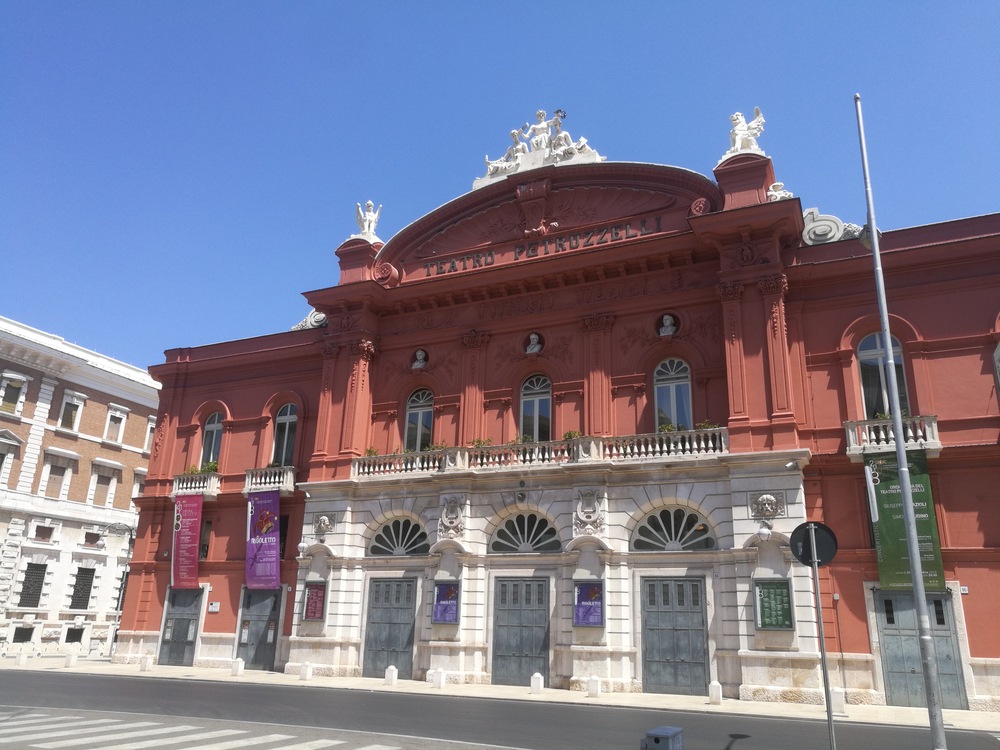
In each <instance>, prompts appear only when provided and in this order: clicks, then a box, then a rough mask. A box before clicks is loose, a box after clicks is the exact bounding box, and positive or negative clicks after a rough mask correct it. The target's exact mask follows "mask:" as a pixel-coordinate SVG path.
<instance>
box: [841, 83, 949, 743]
mask: <svg viewBox="0 0 1000 750" xmlns="http://www.w3.org/2000/svg"><path fill="white" fill-rule="evenodd" d="M854 109H855V110H856V112H857V116H858V138H859V139H860V140H861V165H862V168H863V169H864V174H865V199H866V200H867V202H868V235H869V236H870V237H871V242H872V258H873V259H874V261H875V288H876V291H877V293H878V312H879V318H880V319H881V321H882V345H883V346H884V347H885V351H884V354H885V361H886V362H887V364H886V367H885V370H886V375H887V376H888V381H889V407H890V409H891V411H892V429H893V436H894V440H895V442H896V463H897V464H898V465H899V488H900V490H901V492H902V496H903V497H902V501H903V524H904V526H905V528H906V547H907V550H908V551H909V553H910V576H911V577H912V578H913V603H914V605H915V606H916V610H917V633H918V642H919V644H920V661H921V663H922V666H923V673H924V694H925V695H926V697H927V714H928V716H929V718H930V724H931V741H932V743H933V747H934V750H947V748H948V745H947V742H946V740H945V736H944V715H943V714H942V713H941V681H940V679H939V678H938V667H937V654H936V652H935V649H934V638H933V636H932V635H931V620H930V615H929V613H928V611H927V594H926V593H925V592H924V571H923V565H921V563H920V544H919V541H918V539H917V522H916V518H915V517H914V514H913V493H912V492H911V490H910V466H909V464H908V463H907V460H906V440H905V438H904V435H905V433H904V432H903V416H902V414H901V412H900V408H899V389H898V387H897V385H896V362H895V358H894V357H893V356H892V336H891V334H890V333H889V309H888V307H887V305H886V301H885V280H884V279H883V277H882V256H881V255H880V254H879V247H878V230H877V229H876V227H875V203H874V201H873V200H872V184H871V180H870V179H869V176H868V149H867V148H866V147H865V126H864V121H863V120H862V118H861V94H855V95H854Z"/></svg>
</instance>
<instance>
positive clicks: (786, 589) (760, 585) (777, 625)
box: [753, 578, 795, 630]
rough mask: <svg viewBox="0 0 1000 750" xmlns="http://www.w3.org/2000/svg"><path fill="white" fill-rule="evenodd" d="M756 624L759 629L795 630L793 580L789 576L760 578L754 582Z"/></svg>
mask: <svg viewBox="0 0 1000 750" xmlns="http://www.w3.org/2000/svg"><path fill="white" fill-rule="evenodd" d="M753 593H754V597H753V601H754V620H755V622H754V624H755V625H756V627H757V630H794V629H795V618H794V617H792V582H791V580H790V579H788V578H758V579H755V580H754V582H753Z"/></svg>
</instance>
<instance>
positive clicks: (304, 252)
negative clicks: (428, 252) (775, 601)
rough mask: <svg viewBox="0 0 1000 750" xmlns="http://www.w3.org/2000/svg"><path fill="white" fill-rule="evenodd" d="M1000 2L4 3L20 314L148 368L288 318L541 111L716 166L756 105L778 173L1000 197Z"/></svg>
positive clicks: (593, 131) (888, 206)
mask: <svg viewBox="0 0 1000 750" xmlns="http://www.w3.org/2000/svg"><path fill="white" fill-rule="evenodd" d="M998 39H1000V3H996V2H992V1H991V2H965V3H940V2H875V3H872V2H867V3H852V2H837V3H824V4H820V3H803V2H768V3H749V4H748V3H746V2H741V3H717V2H705V3H680V2H658V3H629V2H619V3H615V4H614V5H612V4H610V3H607V4H598V3H587V2H574V3H549V2H536V3H514V4H499V3H497V4H490V5H489V6H488V7H487V4H485V3H445V2H438V3H433V4H431V3H402V2H399V3H379V2H372V3H335V2H307V1H302V2H252V1H246V0H243V1H241V2H235V1H231V0H216V1H212V2H209V0H204V1H203V2H184V1H183V0H178V1H174V2H153V1H151V2H142V3H131V2H130V3H127V2H114V3H107V2H97V1H93V2H87V3H69V2H45V1H44V0H42V1H39V0H31V1H30V2H28V1H26V0H6V1H5V2H4V3H3V4H2V5H0V315H3V316H6V317H9V318H13V319H15V320H18V321H20V322H23V323H26V324H28V325H31V326H35V327H36V328H41V329H43V330H46V331H49V332H51V333H55V334H57V335H60V336H63V337H64V338H66V339H67V340H69V341H72V342H74V343H77V344H80V345H82V346H85V347H88V348H91V349H96V350H97V351H100V352H102V353H104V354H107V355H110V356H113V357H116V358H118V359H122V360H124V361H126V362H130V363H132V364H135V365H139V366H148V365H151V364H156V363H158V362H162V361H163V355H162V352H163V350H164V349H168V348H173V347H178V346H195V345H200V344H205V343H211V342H215V341H223V340H228V339H235V338H245V337H248V336H255V335H259V334H264V333H272V332H276V331H281V330H285V329H287V328H289V327H290V326H292V325H294V324H295V323H296V322H298V321H299V320H300V319H301V318H303V317H304V316H305V314H306V313H307V312H308V306H307V305H306V304H305V301H304V299H303V298H302V297H301V292H303V291H306V290H310V289H316V288H321V287H324V286H331V285H334V284H336V282H337V276H338V272H337V258H336V256H335V255H334V250H335V249H336V247H337V246H338V245H339V244H340V243H341V242H342V241H343V240H344V239H346V238H347V237H348V236H349V235H350V234H352V233H353V232H355V231H357V229H356V227H355V224H354V210H355V204H356V203H358V202H360V203H364V201H365V200H368V199H369V198H370V199H371V200H373V201H374V202H375V203H376V205H378V204H382V205H383V206H384V208H383V209H382V219H381V221H380V223H379V230H378V233H379V236H380V237H381V238H382V239H383V240H388V239H389V237H391V236H392V235H393V234H394V233H395V232H397V231H399V230H400V229H401V228H403V227H404V226H406V225H407V224H409V223H410V222H412V221H414V220H415V219H417V218H419V217H420V216H422V215H423V214H425V213H427V212H428V211H430V210H432V209H434V208H435V207H437V206H439V205H441V204H443V203H446V202H447V201H449V200H451V199H453V198H455V197H457V196H458V195H461V194H462V193H465V192H467V191H468V190H469V189H470V188H471V185H472V180H473V178H475V177H477V176H480V175H481V174H482V173H483V171H484V167H483V156H484V154H489V155H490V156H491V157H493V158H496V157H498V156H500V155H502V153H503V151H504V150H505V149H506V147H507V145H508V142H509V139H508V135H507V133H508V132H509V131H510V130H511V129H512V128H515V127H519V126H520V125H521V124H523V123H524V122H526V121H527V120H529V119H531V118H532V117H533V113H534V112H535V110H536V109H538V108H543V109H546V110H547V111H549V112H552V111H553V110H555V109H557V108H560V109H563V110H565V111H566V112H567V113H568V117H567V119H566V123H565V125H566V129H567V130H568V131H569V132H570V133H571V134H572V136H573V137H574V138H578V137H580V136H585V137H586V138H587V139H588V141H589V143H590V144H591V145H592V146H593V147H594V148H596V149H597V150H598V151H599V152H600V153H601V154H603V155H606V156H607V157H608V159H609V160H612V161H642V162H655V163H662V164H672V165H676V166H681V167H686V168H688V169H693V170H696V171H698V172H701V173H703V174H706V175H711V170H712V169H713V167H714V166H715V164H716V161H717V160H718V159H719V157H720V156H721V155H722V153H723V151H725V149H726V148H728V144H729V120H728V117H729V115H730V114H732V113H733V112H734V111H736V110H739V111H742V112H746V113H750V112H752V111H753V107H754V106H759V107H760V108H761V110H762V111H763V113H764V116H765V118H766V120H767V124H766V126H765V132H764V135H763V136H762V137H761V138H760V139H759V142H760V145H761V147H762V148H763V149H764V150H765V151H766V152H767V154H768V155H769V156H771V157H772V158H773V159H774V165H775V171H776V174H777V178H778V179H779V180H781V181H783V182H784V183H785V185H786V188H788V189H790V190H791V191H792V192H794V193H795V195H797V196H799V197H800V198H801V199H802V202H803V207H804V208H809V207H812V206H817V207H818V208H819V209H820V211H821V212H822V213H832V214H834V215H837V216H839V217H840V218H841V219H843V220H844V221H853V222H855V223H858V224H860V223H863V221H864V218H865V208H864V192H863V183H862V178H861V168H860V161H859V156H858V144H857V131H856V125H855V119H854V107H853V100H852V97H853V95H854V93H855V92H856V91H858V92H860V93H861V94H862V97H863V103H864V107H865V125H866V129H867V137H868V146H869V154H870V161H871V166H872V170H873V186H874V190H875V201H876V203H875V205H876V214H877V217H878V219H879V226H880V228H882V229H883V230H885V229H892V228H896V227H904V226H912V225H916V224H925V223H932V222H938V221H945V220H948V219H954V218H960V217H964V216H972V215H977V214H985V213H993V212H997V211H1000V179H998V175H1000V143H998V140H997V135H996V133H997V131H998V129H1000V96H998V94H997V91H998V82H1000V43H998V41H997V40H998Z"/></svg>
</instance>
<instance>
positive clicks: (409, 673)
mask: <svg viewBox="0 0 1000 750" xmlns="http://www.w3.org/2000/svg"><path fill="white" fill-rule="evenodd" d="M416 591H417V581H416V579H415V578H373V579H372V581H371V586H370V587H369V592H368V625H367V627H366V629H365V660H364V664H363V667H362V670H361V676H362V677H384V676H385V669H386V667H388V666H390V665H393V666H395V667H396V669H398V670H399V678H400V679H403V680H411V679H413V613H414V611H415V609H416V604H417V601H416V600H417V596H416Z"/></svg>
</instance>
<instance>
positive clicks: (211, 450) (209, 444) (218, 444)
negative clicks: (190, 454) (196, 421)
mask: <svg viewBox="0 0 1000 750" xmlns="http://www.w3.org/2000/svg"><path fill="white" fill-rule="evenodd" d="M221 448H222V413H221V412H215V414H213V415H211V416H210V417H209V418H208V419H206V420H205V430H204V432H203V434H202V436H201V467H202V468H204V467H205V465H206V464H210V463H218V461H219V450H220V449H221Z"/></svg>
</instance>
